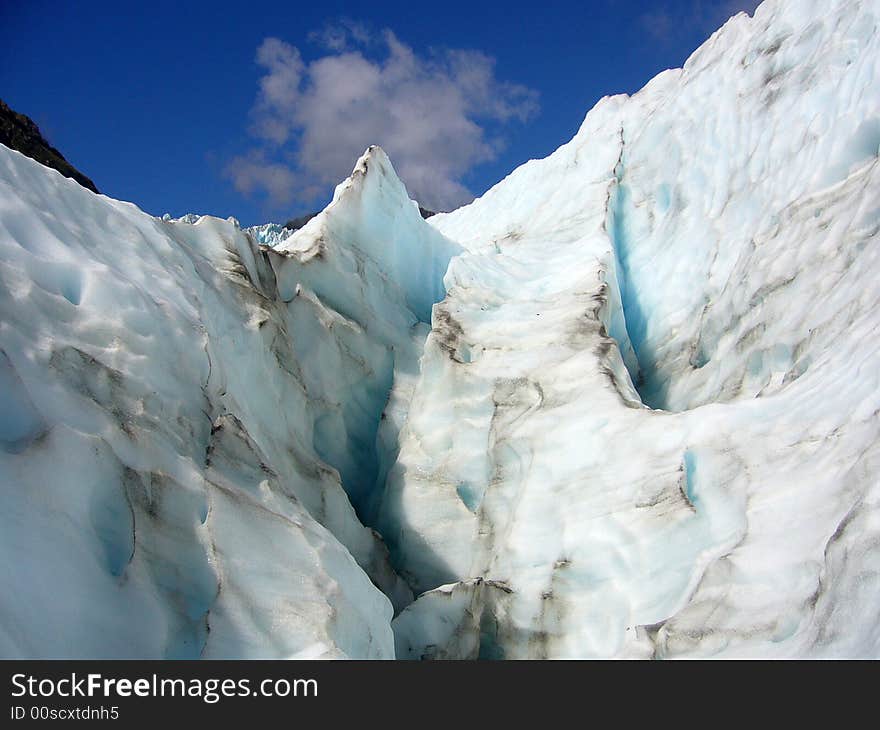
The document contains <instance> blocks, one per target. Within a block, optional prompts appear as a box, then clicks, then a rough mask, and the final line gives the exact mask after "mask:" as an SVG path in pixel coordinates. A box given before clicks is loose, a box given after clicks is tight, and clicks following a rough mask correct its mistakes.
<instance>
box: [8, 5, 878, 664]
mask: <svg viewBox="0 0 880 730" xmlns="http://www.w3.org/2000/svg"><path fill="white" fill-rule="evenodd" d="M878 19H880V3H878V2H876V0H862V1H861V2H852V1H845V0H822V1H821V2H819V0H767V1H766V2H765V3H763V4H762V5H761V6H760V7H759V8H758V9H757V10H756V12H755V14H754V16H753V17H749V16H748V15H746V14H744V13H743V14H740V15H737V16H735V17H734V18H732V19H731V20H730V21H728V22H727V23H726V24H725V25H724V27H723V28H721V29H720V30H719V31H717V32H716V33H715V34H714V35H713V36H712V37H711V38H710V39H709V40H708V41H707V42H706V43H705V44H704V45H703V46H702V47H701V48H700V49H698V50H697V51H696V52H695V53H694V54H693V55H692V56H691V57H690V58H689V59H688V61H687V62H686V64H685V65H684V67H683V68H682V69H677V70H671V71H667V72H664V73H662V74H660V75H659V76H658V77H656V78H655V79H653V80H652V81H651V82H650V83H649V84H648V85H647V86H646V87H645V88H644V89H643V90H641V91H640V92H639V93H637V94H635V95H633V96H632V97H627V96H615V97H608V98H605V99H603V100H602V101H600V102H599V103H598V104H597V105H596V106H595V107H594V108H593V109H592V110H591V111H590V112H589V113H588V114H587V117H586V119H585V120H584V122H583V124H582V125H581V128H580V129H579V131H578V133H577V134H576V135H575V137H574V138H573V139H572V140H571V141H570V142H568V143H567V144H565V145H563V146H562V147H560V148H559V149H558V150H557V151H556V152H555V153H553V154H552V155H550V156H549V157H548V158H546V159H543V160H536V161H532V162H529V163H527V164H525V165H523V166H522V167H520V168H519V169H517V170H515V171H514V172H513V173H511V175H509V176H508V177H507V178H506V179H505V180H504V181H502V182H500V183H499V184H498V185H496V186H495V187H494V188H492V189H491V190H490V191H488V192H487V193H486V194H485V195H483V196H482V197H481V198H479V199H478V200H476V201H474V202H473V203H472V204H471V205H469V206H466V207H464V208H462V209H459V210H457V211H454V212H452V213H448V214H440V215H436V216H433V217H432V218H430V219H429V220H428V221H427V222H426V221H424V220H423V219H422V218H421V216H420V214H419V211H418V207H417V205H416V204H415V203H414V202H413V201H410V200H409V198H408V196H407V194H406V190H405V188H404V186H403V184H402V183H401V181H400V180H399V179H398V178H397V176H396V174H395V173H394V169H393V167H392V164H391V162H390V161H389V160H388V158H387V157H386V155H385V154H384V152H382V150H380V149H379V148H375V147H373V148H370V149H369V150H367V152H366V153H365V155H364V156H363V157H362V158H361V159H360V160H359V161H358V163H357V165H356V166H355V169H354V172H353V173H352V176H351V177H350V178H349V179H348V180H346V181H344V182H343V183H342V184H340V186H339V187H338V188H337V189H336V192H335V194H334V198H333V201H332V202H331V203H330V205H329V206H328V207H327V208H326V209H325V210H324V211H323V212H322V213H321V214H319V215H318V216H317V217H315V218H313V219H312V220H311V221H309V222H308V223H307V224H306V225H305V226H303V227H302V228H301V229H299V230H297V231H295V232H289V231H287V230H283V229H281V228H280V227H278V226H277V225H274V224H267V225H265V226H258V227H253V228H248V229H242V228H241V226H239V225H238V223H237V222H236V221H235V220H233V219H230V220H227V221H222V220H219V219H217V218H213V217H210V216H197V215H188V216H184V217H183V218H179V219H172V218H171V217H170V216H165V217H164V218H162V219H157V218H153V217H151V216H148V215H146V214H144V213H142V212H141V211H139V210H138V209H137V208H136V207H135V206H133V205H131V204H128V203H122V202H119V201H115V200H111V199H109V198H107V197H105V196H99V195H94V194H92V193H90V192H88V191H86V190H84V189H82V188H81V187H79V186H78V185H77V184H76V183H74V182H72V181H70V180H67V179H65V178H63V177H62V176H60V175H59V174H58V173H55V172H54V171H49V170H47V169H45V168H43V167H41V166H40V165H38V164H36V163H34V162H33V161H31V160H29V159H27V158H25V157H23V156H21V155H19V154H18V153H15V152H12V151H9V150H7V149H6V148H4V147H2V146H0V312H2V319H0V403H2V413H0V485H2V489H0V523H2V529H0V555H2V556H3V558H2V560H0V584H2V586H3V587H4V590H3V591H0V617H2V618H0V655H2V656H6V657H11V656H27V657H48V656H52V657H62V656H70V657H76V656H80V657H84V656H102V657H135V656H137V657H169V658H171V657H183V658H185V657H198V656H203V657H233V656H245V657H257V656H259V657H371V658H391V657H393V656H397V657H398V658H413V659H418V658H476V657H482V658H526V657H676V656H720V657H742V656H766V657H773V656H777V657H794V656H877V655H880V624H878V622H877V620H876V616H877V610H878V606H880V550H878V547H877V546H878V545H880V511H878V509H877V501H878V498H880V484H878V475H880V447H878V443H880V439H878V436H880V433H878V431H880V418H878V414H880V388H878V385H880V383H878V374H880V351H878V347H877V343H876V333H877V331H878V328H880V320H878V317H880V314H878V312H880V308H878V301H880V289H878V287H880V284H878V282H877V276H876V272H877V271H878V267H880V261H878V260H877V257H878V237H877V236H878V232H880V205H878V201H880V171H878V164H877V160H878V152H880V88H878V86H877V83H876V79H877V78H878V76H880V49H878V43H880V40H878V31H877V26H878ZM47 627H51V630H48V629H47Z"/></svg>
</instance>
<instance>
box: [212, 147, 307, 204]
mask: <svg viewBox="0 0 880 730" xmlns="http://www.w3.org/2000/svg"><path fill="white" fill-rule="evenodd" d="M225 176H226V177H227V178H229V179H230V180H232V184H233V185H234V186H235V189H236V190H238V191H239V192H240V193H244V194H245V195H250V194H251V193H253V192H254V191H255V190H264V191H265V192H266V193H267V194H268V196H269V202H270V203H272V204H273V205H276V206H280V205H284V204H285V203H288V202H290V200H291V199H292V198H293V195H294V192H295V191H296V188H297V185H296V176H295V175H294V174H293V172H292V171H291V170H290V168H289V167H287V166H286V165H282V164H281V163H278V162H270V161H269V160H267V159H266V155H265V154H264V153H263V152H262V151H256V150H255V151H252V152H250V153H249V154H247V155H240V156H238V157H234V158H233V159H232V160H230V162H229V164H228V165H227V166H226V170H225Z"/></svg>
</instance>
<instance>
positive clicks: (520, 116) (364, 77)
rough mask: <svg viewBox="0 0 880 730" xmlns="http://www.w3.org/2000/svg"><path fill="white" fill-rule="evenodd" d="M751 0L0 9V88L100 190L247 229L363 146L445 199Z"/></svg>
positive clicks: (33, 0)
mask: <svg viewBox="0 0 880 730" xmlns="http://www.w3.org/2000/svg"><path fill="white" fill-rule="evenodd" d="M757 4H758V3H757V1H756V0H655V1H649V0H638V1H636V0H629V1H627V0H595V1H594V2H576V1H571V0H567V1H565V2H555V3H554V2H551V1H550V0H546V1H545V2H541V3H534V4H528V5H525V4H523V5H522V6H521V7H517V5H516V4H514V3H510V2H476V1H474V0H471V1H470V2H461V3H459V2H444V3H442V4H436V5H430V6H428V5H423V4H422V5H420V4H414V3H412V2H407V3H404V2H379V1H377V2H372V3H360V4H354V3H351V2H335V1H334V0H321V1H320V2H313V3H297V2H294V3H281V2H278V3H269V2H261V1H260V0H250V2H248V3H246V4H242V3H231V2H223V0H215V2H190V3H186V2H177V3H174V2H164V1H163V0H155V1H153V2H149V3H134V2H131V3H120V2H118V0H116V1H114V2H101V1H98V0H94V1H92V2H88V3H74V2H40V1H39V0H30V1H27V2H26V1H23V0H9V1H7V2H2V3H0V98H3V99H4V100H5V101H6V102H7V103H8V104H9V105H10V106H11V107H12V108H13V109H16V110H17V111H21V112H23V113H25V114H28V115H29V116H30V117H32V118H33V119H34V120H35V121H36V122H37V124H39V125H40V127H41V129H42V130H43V132H44V133H45V134H46V136H47V137H48V138H49V140H50V141H51V142H52V143H53V144H54V145H55V146H57V147H58V148H59V149H60V150H61V151H62V153H63V154H64V155H65V156H66V157H67V158H68V159H69V160H70V161H71V162H72V163H73V164H74V165H75V166H77V167H78V168H79V169H81V170H82V172H84V173H85V174H86V175H88V176H89V177H91V178H92V179H93V180H94V181H95V183H96V185H97V186H98V187H99V188H100V189H101V191H102V192H105V193H107V194H108V195H111V196H113V197H115V198H120V199H123V200H131V201H133V202H135V203H137V204H138V205H139V206H140V207H141V208H143V209H144V210H146V211H148V212H150V213H154V214H162V213H164V212H166V211H167V212H170V213H172V214H173V215H182V214H183V213H186V212H197V213H210V214H213V215H219V216H222V217H226V216H229V215H234V216H235V217H237V218H238V219H239V220H241V221H242V223H244V224H246V225H250V224H254V223H259V222H264V221H267V220H285V219H286V218H288V217H292V216H294V215H297V214H300V213H303V212H307V211H311V210H314V209H318V208H321V207H323V205H324V204H325V203H326V202H327V200H328V199H329V197H330V195H331V194H332V190H333V186H334V184H335V183H336V182H338V181H339V179H341V178H342V177H344V176H345V175H346V174H347V172H348V171H349V170H350V169H351V167H352V166H353V164H354V162H355V161H356V158H357V156H358V154H359V153H360V152H361V151H362V150H363V148H364V147H366V146H367V144H370V143H373V142H375V143H379V144H382V145H383V147H385V148H386V150H387V151H388V152H389V154H390V155H391V158H392V162H394V164H395V167H397V169H398V171H399V172H400V173H401V175H402V177H403V178H404V180H405V182H406V183H407V186H408V188H409V189H410V193H411V194H413V195H414V196H415V197H418V198H420V199H421V200H422V202H423V203H425V204H426V205H428V206H431V207H440V208H450V207H453V206H454V205H457V204H460V203H461V202H463V201H465V200H467V199H468V197H469V196H470V195H479V194H480V193H482V192H484V191H485V190H486V189H487V188H488V187H490V186H491V185H493V184H494V183H495V182H497V181H499V180H500V179H502V178H503V177H504V176H505V175H507V174H508V173H509V172H510V171H511V170H513V169H514V168H515V167H516V166H518V165H519V164H521V163H522V162H524V161H526V160H528V159H531V158H537V157H543V156H546V155H547V154H549V153H550V152H552V151H553V150H554V149H555V148H556V147H558V146H559V145H560V144H562V143H564V142H566V141H567V140H568V139H569V138H570V137H571V136H572V135H573V134H574V132H575V131H576V130H577V128H578V126H579V125H580V122H581V121H582V119H583V117H584V115H585V114H586V112H587V111H588V110H589V108H590V107H592V106H593V104H594V103H595V102H596V101H597V100H598V99H599V98H601V97H602V96H604V95H606V94H613V93H620V92H627V93H632V92H635V91H637V90H638V89H639V88H641V86H643V85H644V84H645V83H646V82H647V81H648V80H649V79H650V78H651V77H653V76H654V75H655V74H656V73H658V72H659V71H661V70H663V69H665V68H670V67H674V66H680V65H681V64H682V63H683V62H684V60H685V59H686V58H687V56H688V55H689V54H690V53H691V52H692V51H693V50H694V49H695V48H696V47H697V46H698V45H699V44H700V43H701V42H702V41H703V40H704V39H705V38H706V37H708V35H709V34H710V33H711V32H712V31H713V30H714V29H715V28H716V27H717V26H718V25H720V23H722V22H723V21H724V20H725V19H726V18H727V17H729V16H730V15H731V14H733V13H735V12H736V11H738V10H746V11H748V12H752V11H754V8H755V7H756V5H757Z"/></svg>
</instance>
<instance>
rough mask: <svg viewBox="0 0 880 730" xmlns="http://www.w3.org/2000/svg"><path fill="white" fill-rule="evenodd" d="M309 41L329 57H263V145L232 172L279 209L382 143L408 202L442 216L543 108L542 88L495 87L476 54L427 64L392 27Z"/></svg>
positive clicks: (347, 29)
mask: <svg viewBox="0 0 880 730" xmlns="http://www.w3.org/2000/svg"><path fill="white" fill-rule="evenodd" d="M311 38H312V40H314V41H316V42H317V43H319V44H320V45H321V46H322V47H323V48H324V49H325V50H326V51H327V53H326V55H323V56H321V57H319V58H317V59H315V60H313V61H311V62H309V63H305V62H304V61H303V59H302V56H301V54H300V52H299V50H298V49H297V48H295V47H293V46H291V45H289V44H288V43H285V42H284V41H282V40H279V39H278V38H266V39H265V40H264V41H263V43H262V44H261V45H260V47H259V48H258V50H257V59H256V60H257V63H258V64H259V65H260V66H261V67H262V68H263V70H264V75H263V76H262V77H261V79H260V82H259V92H258V96H257V101H256V103H255V105H254V108H253V110H252V128H251V131H252V132H253V134H254V135H255V136H256V137H257V138H259V139H260V140H261V141H262V143H263V146H262V147H261V148H260V149H259V151H256V152H252V153H250V154H248V155H245V156H243V157H239V158H236V160H234V161H233V162H232V163H231V164H230V166H229V168H227V174H228V175H229V176H230V177H231V178H232V179H233V181H234V182H235V185H236V188H237V189H239V190H240V191H242V192H245V193H251V192H253V191H255V190H258V189H262V190H264V191H266V192H267V193H268V194H269V196H270V197H271V199H272V201H273V202H274V203H276V204H280V203H286V202H289V201H290V200H292V199H294V198H299V199H301V200H308V199H309V198H311V197H313V196H314V195H315V194H316V192H318V191H323V190H329V188H330V186H332V185H334V184H335V183H337V182H339V181H340V180H342V179H343V178H345V177H346V176H347V175H348V174H349V173H350V172H351V168H352V167H353V165H354V162H355V161H356V160H357V158H358V156H359V155H360V154H361V153H362V152H363V151H364V149H366V148H367V147H368V146H369V145H371V144H379V145H381V146H382V147H383V148H384V149H385V151H386V152H387V153H388V154H389V156H390V157H391V160H392V162H393V163H394V165H395V168H396V169H397V171H398V173H399V174H400V176H401V177H402V178H403V180H404V182H405V183H406V184H407V188H408V190H409V192H410V195H411V196H413V197H414V198H416V199H417V200H419V202H420V203H422V205H424V206H426V207H429V208H432V209H435V210H437V209H450V208H453V207H456V206H458V205H460V204H462V203H465V202H467V201H468V200H470V198H472V197H473V196H472V195H471V193H470V191H468V190H467V188H466V187H465V186H464V184H463V183H462V178H463V176H464V175H465V174H466V173H467V172H468V171H469V170H470V169H472V168H473V167H474V166H475V165H477V164H479V163H481V162H485V161H488V160H491V159H493V158H494V157H495V156H496V155H497V153H498V150H499V148H500V144H501V143H500V141H499V138H498V136H497V131H498V129H499V128H500V127H501V126H502V125H504V124H506V123H510V122H514V121H516V122H524V121H526V120H528V119H529V118H530V117H531V116H532V115H533V114H534V113H535V112H536V111H537V108H538V104H537V93H536V92H535V91H533V90H531V89H528V88H526V87H525V86H522V85H519V84H512V83H507V82H501V81H499V80H498V79H497V78H496V75H495V63H494V60H493V59H492V58H490V57H489V56H486V55H485V54H483V53H480V52H479V51H465V50H449V49H445V50H439V51H435V52H433V53H431V54H429V55H427V56H421V55H419V54H417V53H415V52H414V51H413V49H412V48H410V47H409V46H407V45H406V44H404V43H402V42H401V41H400V40H399V39H398V38H397V36H395V35H394V33H393V32H391V31H390V30H385V31H382V32H381V33H378V34H369V33H368V32H367V30H366V29H365V28H364V27H363V26H361V25H358V24H356V23H353V22H351V21H347V22H346V23H344V24H342V25H338V26H330V27H328V28H325V29H324V30H322V31H320V32H319V33H316V34H312V36H311ZM367 51H375V52H377V53H378V58H376V57H374V56H375V55H376V54H370V55H367ZM288 163H290V164H289V166H288ZM261 165H262V166H264V169H265V170H266V172H267V173H268V176H267V177H266V179H265V180H263V179H261V178H260V172H259V170H260V166H261ZM282 170H286V171H287V173H289V174H285V173H284V172H283V171H282ZM285 196H286V197H285Z"/></svg>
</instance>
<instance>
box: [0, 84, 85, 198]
mask: <svg viewBox="0 0 880 730" xmlns="http://www.w3.org/2000/svg"><path fill="white" fill-rule="evenodd" d="M0 143H2V144H5V145H6V146H7V147H9V148H10V149H13V150H17V151H18V152H21V154H23V155H27V156H28V157H30V158H31V159H32V160H36V161H37V162H39V163H41V164H43V165H45V166H46V167H51V168H52V169H54V170H58V172H60V173H61V174H62V175H64V176H65V177H69V178H72V179H73V180H76V181H77V182H78V183H79V184H80V185H82V186H83V187H84V188H88V189H89V190H91V191H92V192H94V193H97V192H98V188H97V187H95V183H93V182H92V181H91V180H89V178H87V177H86V176H85V175H83V174H82V173H81V172H80V171H79V170H77V169H76V168H75V167H74V166H73V165H71V164H70V163H69V162H68V161H67V160H65V159H64V155H62V154H61V153H60V152H59V151H58V150H56V149H55V148H54V147H53V146H52V145H50V144H49V142H48V141H46V139H45V138H44V137H43V135H42V134H41V133H40V129H39V127H37V125H36V124H34V122H33V120H31V119H30V117H27V116H25V115H24V114H19V113H18V112H16V111H13V110H12V109H10V108H9V107H8V106H7V105H6V104H5V103H4V102H3V100H2V99H0Z"/></svg>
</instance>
